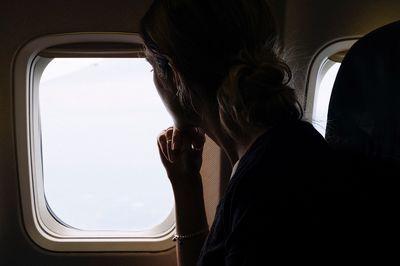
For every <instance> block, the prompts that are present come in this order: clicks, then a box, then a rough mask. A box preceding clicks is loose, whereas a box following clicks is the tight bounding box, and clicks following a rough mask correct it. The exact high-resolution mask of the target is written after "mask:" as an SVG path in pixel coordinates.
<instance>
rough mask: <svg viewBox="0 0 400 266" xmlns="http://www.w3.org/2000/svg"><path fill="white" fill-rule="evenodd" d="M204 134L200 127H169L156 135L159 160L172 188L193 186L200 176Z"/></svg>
mask: <svg viewBox="0 0 400 266" xmlns="http://www.w3.org/2000/svg"><path fill="white" fill-rule="evenodd" d="M204 142H205V134H204V132H203V131H202V130H201V129H200V128H193V127H192V128H187V129H183V130H180V129H178V128H176V127H170V128H168V129H166V130H163V131H162V132H161V133H160V135H159V136H158V149H159V152H160V157H161V161H162V163H163V165H164V167H165V169H166V171H167V174H168V177H169V179H170V181H171V184H172V186H173V187H174V188H176V187H179V186H183V187H187V186H193V185H196V184H197V182H199V181H200V182H201V180H198V179H199V177H200V174H199V173H200V168H201V164H202V153H203V147H204Z"/></svg>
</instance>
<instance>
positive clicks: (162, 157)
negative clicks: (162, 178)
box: [157, 142, 170, 166]
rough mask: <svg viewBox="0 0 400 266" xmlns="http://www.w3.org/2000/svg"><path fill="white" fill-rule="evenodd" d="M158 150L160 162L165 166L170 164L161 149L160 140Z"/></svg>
mask: <svg viewBox="0 0 400 266" xmlns="http://www.w3.org/2000/svg"><path fill="white" fill-rule="evenodd" d="M157 146H158V152H159V154H160V158H161V162H162V163H163V165H164V166H167V165H169V164H170V162H169V161H168V159H167V156H166V155H165V154H164V152H163V150H162V148H161V147H162V145H161V143H160V142H158V145H157Z"/></svg>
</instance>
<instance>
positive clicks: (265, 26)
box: [141, 0, 303, 135]
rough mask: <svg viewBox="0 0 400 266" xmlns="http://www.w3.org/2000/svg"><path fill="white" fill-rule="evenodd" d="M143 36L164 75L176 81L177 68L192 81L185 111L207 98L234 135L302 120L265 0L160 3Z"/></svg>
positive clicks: (184, 90) (185, 90)
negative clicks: (173, 76)
mask: <svg viewBox="0 0 400 266" xmlns="http://www.w3.org/2000/svg"><path fill="white" fill-rule="evenodd" d="M141 35H142V37H143V40H144V42H145V45H146V47H147V50H148V55H149V57H152V59H151V60H150V61H151V62H153V66H154V67H156V68H157V72H159V73H162V75H164V77H165V78H170V77H169V75H171V69H170V65H171V64H173V65H174V66H176V68H177V69H178V71H179V73H180V74H181V75H182V77H183V78H184V81H185V83H186V84H185V85H184V86H181V88H179V90H180V91H179V97H180V100H181V103H182V105H184V106H186V108H187V109H190V108H192V107H190V104H189V103H190V102H191V100H190V99H191V98H192V97H196V96H198V95H203V96H204V95H206V98H207V100H209V101H210V100H211V101H215V102H216V104H218V109H219V113H220V118H221V121H222V123H223V125H224V127H225V128H226V130H227V131H228V132H229V133H231V134H236V135H241V134H245V131H246V128H248V127H249V126H252V127H269V126H273V125H275V124H277V123H280V122H282V121H286V120H288V119H300V118H301V117H302V115H303V112H302V108H301V106H300V104H299V102H298V100H297V98H296V95H295V92H294V90H293V89H292V88H290V87H289V86H288V83H289V81H290V78H291V71H290V69H289V67H288V66H287V64H286V63H285V62H284V61H283V60H282V59H280V57H279V56H278V52H277V51H278V45H277V44H278V40H277V39H278V38H277V36H278V34H277V30H276V26H275V21H274V19H273V17H272V15H271V13H270V11H269V7H268V5H267V3H266V1H265V0H155V1H154V2H153V4H152V6H151V7H150V9H149V10H148V12H147V13H146V14H145V16H144V17H143V19H142V23H141ZM191 84H200V85H201V86H200V87H201V88H204V89H205V90H206V91H202V92H197V91H195V90H194V89H193V88H192V87H191V86H190V85H191Z"/></svg>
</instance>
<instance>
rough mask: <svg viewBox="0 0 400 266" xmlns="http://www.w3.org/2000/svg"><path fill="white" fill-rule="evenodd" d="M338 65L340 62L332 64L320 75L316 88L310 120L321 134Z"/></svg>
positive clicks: (323, 131) (323, 129) (324, 126)
mask: <svg viewBox="0 0 400 266" xmlns="http://www.w3.org/2000/svg"><path fill="white" fill-rule="evenodd" d="M339 67H340V63H335V64H333V65H332V66H331V67H330V68H329V69H328V71H327V72H326V73H325V75H324V76H323V77H322V79H321V83H320V85H319V88H317V89H316V94H315V99H314V112H313V118H312V122H313V125H314V127H315V129H317V130H318V131H319V133H321V135H322V136H325V129H326V123H327V119H328V106H329V100H330V99H331V94H332V88H333V83H334V82H335V78H336V75H337V73H338V71H339Z"/></svg>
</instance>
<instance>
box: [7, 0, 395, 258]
mask: <svg viewBox="0 0 400 266" xmlns="http://www.w3.org/2000/svg"><path fill="white" fill-rule="evenodd" d="M4 2H5V3H4ZM150 2H151V0H114V1H100V2H99V1H95V0H85V1H82V0H69V1H63V0H58V1H57V0H53V1H50V0H49V1H45V0H38V1H30V0H6V1H3V2H2V8H1V9H0V44H1V48H0V265H44V266H45V265H85V266H90V265H141V266H146V265H163V266H168V265H176V259H175V251H174V250H170V251H166V252H161V253H157V254H151V256H148V255H149V254H146V253H141V254H138V253H102V254H99V253H56V252H50V251H45V250H43V249H41V248H40V247H38V246H36V245H35V244H34V243H33V242H32V241H31V240H30V239H29V237H28V235H27V234H26V232H25V230H24V228H23V222H22V211H21V202H20V195H19V184H18V172H17V165H16V149H15V137H14V135H15V132H14V117H13V115H14V114H13V108H14V107H13V91H12V88H13V87H12V75H13V70H12V65H13V60H14V58H15V55H16V54H17V52H18V50H19V49H20V48H21V47H22V46H23V45H24V44H26V43H27V42H29V41H30V40H32V39H34V38H37V37H40V36H44V35H49V34H57V33H68V32H137V30H138V21H139V19H140V17H141V16H142V14H143V13H144V12H145V10H146V8H147V6H148V5H149V3H150ZM270 3H271V5H272V10H273V12H274V13H275V15H276V18H277V21H278V26H279V28H280V30H281V32H282V33H283V43H284V46H285V48H286V51H288V55H287V59H288V61H289V64H290V65H291V66H292V68H293V70H294V71H293V72H294V79H293V85H294V87H296V88H297V90H298V93H299V96H300V97H303V95H305V93H306V89H305V87H306V86H305V84H306V81H307V72H308V71H309V68H310V65H311V62H312V58H313V56H314V55H315V54H316V53H317V52H318V51H319V50H320V49H321V48H322V47H324V46H325V45H326V44H328V43H330V42H332V41H333V40H337V39H342V38H348V37H354V36H361V35H363V34H365V33H367V32H369V31H371V30H373V29H374V28H377V27H379V26H381V25H383V24H386V23H389V22H391V21H395V20H398V19H400V2H399V1H398V0H393V1H392V0H384V1H376V0H363V1H358V0H354V1H350V0H323V1H321V0H286V1H283V0H270ZM352 3H354V4H352ZM210 41H212V40H210ZM210 152H211V151H210ZM211 153H212V152H211ZM225 167H228V166H225ZM210 169H211V168H210ZM209 171H211V170H209ZM222 172H223V171H222ZM213 173H214V174H215V171H213ZM211 183H213V182H211ZM209 185H210V186H211V184H209ZM206 189H207V188H205V190H206ZM213 193H214V192H213ZM210 204H214V205H215V204H216V200H215V199H214V200H212V201H211V203H210ZM208 209H211V210H209V212H212V208H210V207H208ZM211 220H212V217H209V221H211Z"/></svg>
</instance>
